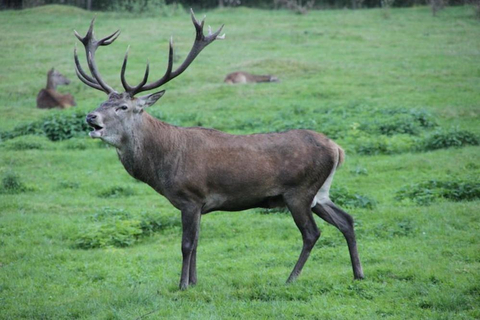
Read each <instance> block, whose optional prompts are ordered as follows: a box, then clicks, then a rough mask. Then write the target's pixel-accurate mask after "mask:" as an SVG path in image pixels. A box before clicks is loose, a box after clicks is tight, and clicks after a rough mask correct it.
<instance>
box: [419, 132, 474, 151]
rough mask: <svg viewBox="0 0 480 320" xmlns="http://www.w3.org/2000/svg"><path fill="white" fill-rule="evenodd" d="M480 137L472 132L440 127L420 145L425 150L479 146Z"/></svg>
mask: <svg viewBox="0 0 480 320" xmlns="http://www.w3.org/2000/svg"><path fill="white" fill-rule="evenodd" d="M478 144H479V138H478V137H477V136H476V135H475V134H474V133H472V132H469V131H466V130H460V129H458V128H451V129H448V130H444V129H440V130H437V131H435V132H433V133H432V134H430V135H428V136H426V137H425V139H424V140H423V142H422V143H421V144H420V147H421V148H422V149H423V150H436V149H443V148H450V147H463V146H466V145H473V146H477V145H478Z"/></svg>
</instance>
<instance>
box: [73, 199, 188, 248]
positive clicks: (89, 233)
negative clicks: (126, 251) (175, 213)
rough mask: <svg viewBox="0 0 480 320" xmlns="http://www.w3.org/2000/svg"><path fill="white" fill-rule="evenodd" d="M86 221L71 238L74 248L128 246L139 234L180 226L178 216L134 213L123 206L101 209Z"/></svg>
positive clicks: (139, 236) (138, 237)
mask: <svg viewBox="0 0 480 320" xmlns="http://www.w3.org/2000/svg"><path fill="white" fill-rule="evenodd" d="M88 220H91V221H92V222H93V223H92V224H90V226H89V227H87V228H85V230H81V231H80V232H78V234H77V235H76V236H75V238H74V239H73V240H74V247H76V248H79V249H95V248H104V247H128V246H131V245H133V244H134V243H136V242H138V241H139V240H140V239H141V238H142V237H145V236H149V235H152V234H153V233H156V232H159V231H161V230H165V229H168V228H173V227H178V226H180V220H179V219H178V218H173V217H163V216H161V215H159V214H151V213H142V214H140V215H134V214H131V213H129V212H126V211H125V210H123V209H112V208H103V209H102V210H101V211H99V212H97V213H95V214H93V215H92V216H90V217H89V218H88Z"/></svg>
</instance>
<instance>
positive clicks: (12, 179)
mask: <svg viewBox="0 0 480 320" xmlns="http://www.w3.org/2000/svg"><path fill="white" fill-rule="evenodd" d="M25 191H28V188H27V186H26V185H25V184H24V183H23V182H22V180H21V179H20V177H19V176H18V175H17V174H16V173H14V172H7V173H6V174H5V175H4V176H3V177H2V185H1V187H0V193H5V194H16V193H22V192H25Z"/></svg>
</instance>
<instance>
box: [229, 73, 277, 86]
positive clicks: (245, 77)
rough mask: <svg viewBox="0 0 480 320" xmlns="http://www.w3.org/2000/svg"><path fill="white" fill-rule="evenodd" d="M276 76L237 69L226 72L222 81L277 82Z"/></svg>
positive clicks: (231, 82)
mask: <svg viewBox="0 0 480 320" xmlns="http://www.w3.org/2000/svg"><path fill="white" fill-rule="evenodd" d="M278 81H279V80H278V78H277V77H274V76H271V75H263V76H258V75H254V74H250V73H248V72H243V71H238V72H232V73H229V74H227V76H226V77H225V80H223V82H225V83H229V84H233V83H256V82H278Z"/></svg>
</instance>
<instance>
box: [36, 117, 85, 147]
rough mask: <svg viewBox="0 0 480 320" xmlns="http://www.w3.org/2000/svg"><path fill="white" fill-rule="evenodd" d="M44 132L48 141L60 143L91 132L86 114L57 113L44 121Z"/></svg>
mask: <svg viewBox="0 0 480 320" xmlns="http://www.w3.org/2000/svg"><path fill="white" fill-rule="evenodd" d="M42 130H43V132H44V134H45V135H46V136H47V138H48V139H50V140H52V141H60V140H66V139H70V138H72V137H74V136H76V135H79V134H84V133H86V132H88V131H90V129H89V126H88V125H87V123H86V122H85V113H83V112H75V113H69V114H67V113H55V114H52V115H50V116H48V117H46V118H44V119H43V122H42Z"/></svg>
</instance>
